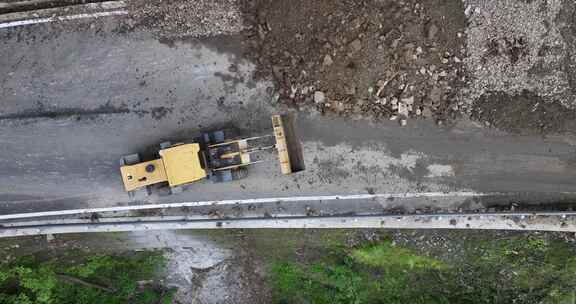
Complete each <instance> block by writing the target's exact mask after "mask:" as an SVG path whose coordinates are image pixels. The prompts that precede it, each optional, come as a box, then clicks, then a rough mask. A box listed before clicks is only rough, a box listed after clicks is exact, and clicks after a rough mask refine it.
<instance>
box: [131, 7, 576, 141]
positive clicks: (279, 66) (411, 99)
mask: <svg viewBox="0 0 576 304" xmlns="http://www.w3.org/2000/svg"><path fill="white" fill-rule="evenodd" d="M128 6H129V8H130V11H131V16H132V19H133V25H134V26H135V27H141V28H145V29H147V30H148V31H151V32H153V33H154V34H156V35H158V37H159V38H169V39H173V38H183V37H210V36H216V35H237V36H238V35H239V36H240V37H241V41H242V43H243V50H238V51H239V52H240V51H243V52H244V53H245V55H246V57H247V58H248V59H250V60H251V61H253V62H254V63H255V64H256V67H257V73H256V75H255V76H256V78H264V79H272V80H274V82H275V84H276V89H277V91H278V93H279V96H280V97H279V99H280V101H281V102H282V103H283V104H288V105H291V106H294V107H296V108H299V109H302V110H313V111H320V112H322V113H333V114H336V115H341V116H363V117H374V118H380V119H391V120H397V121H399V123H400V124H402V125H405V124H407V123H409V119H426V118H427V119H434V120H435V121H437V122H438V123H443V122H449V121H451V120H453V119H455V118H458V117H462V116H464V117H471V118H472V119H475V120H477V121H479V122H480V123H482V124H483V125H486V126H494V127H497V128H501V129H505V130H508V131H512V132H518V133H540V134H548V133H562V132H572V133H573V132H574V131H576V127H575V126H574V123H572V120H573V118H574V117H576V103H575V102H574V100H576V78H575V76H574V75H576V63H575V62H576V52H575V51H574V50H575V49H576V31H575V29H576V22H575V20H574V15H575V12H576V9H575V4H574V3H573V2H571V1H564V0H533V1H519V0H518V1H506V0H497V1H494V0H450V1H441V0H432V1H421V0H404V1H400V0H359V1H357V0H340V1H331V0H318V1H306V0H292V1H282V0H214V1H204V0H201V1H193V2H192V1H185V0H152V1H141V0H131V1H129V5H128Z"/></svg>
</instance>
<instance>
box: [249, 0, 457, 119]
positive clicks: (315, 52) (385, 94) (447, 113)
mask: <svg viewBox="0 0 576 304" xmlns="http://www.w3.org/2000/svg"><path fill="white" fill-rule="evenodd" d="M293 7H297V8H298V9H297V10H295V9H291V8H293ZM242 9H243V13H244V18H245V22H246V24H245V25H246V30H245V31H244V32H243V37H244V41H245V45H246V47H247V49H246V54H247V56H248V57H249V58H251V59H252V60H253V61H254V62H255V63H256V65H257V75H256V77H257V78H259V77H265V78H267V77H270V78H272V79H273V80H274V81H275V83H276V87H277V89H278V91H279V93H280V102H283V103H285V104H289V105H295V106H304V105H305V104H307V103H312V102H313V103H314V104H316V105H318V104H322V105H323V107H322V111H323V113H330V112H333V113H337V114H338V115H342V116H346V115H353V114H364V115H366V116H371V117H376V118H389V119H390V118H391V119H394V116H395V115H399V116H402V117H405V118H408V117H412V118H416V117H420V118H421V119H422V118H423V117H426V116H424V115H420V114H422V110H421V111H418V109H420V108H423V107H424V106H426V107H427V108H428V111H429V112H430V111H431V112H434V113H437V115H438V116H442V117H455V116H456V115H458V113H457V112H455V111H454V110H453V107H452V103H455V102H457V101H456V99H455V98H452V97H453V95H454V92H453V89H454V88H458V87H460V85H461V80H460V79H462V77H463V76H464V75H465V74H464V73H465V72H464V67H463V65H462V64H459V65H457V64H455V61H454V60H452V57H453V56H451V55H449V56H446V54H457V53H459V52H460V50H461V49H462V48H464V43H465V40H464V39H455V37H456V33H458V32H464V30H465V17H464V7H463V6H462V4H461V3H458V4H457V5H456V4H453V5H451V6H450V5H448V6H444V7H443V8H442V9H443V10H444V11H442V13H439V12H438V10H439V9H438V6H437V5H435V4H434V3H428V2H426V3H420V1H416V0H408V1H392V0H385V1H380V0H366V1H355V0H343V1H331V0H318V1H313V2H311V1H306V0H293V1H278V0H255V1H245V2H244V3H243V7H242ZM459 15H461V17H458V16H459ZM445 16H450V17H451V18H453V16H457V18H456V19H457V22H446V21H445ZM262 29H264V30H262ZM263 32H264V33H263ZM309 86H313V87H314V88H315V89H314V91H305V90H295V89H294V88H304V87H309ZM432 90H436V93H434V95H435V97H434V102H431V103H430V102H429V101H430V98H429V97H428V96H429V95H430V94H431V91H432ZM327 100H330V101H331V102H330V103H328V102H327ZM360 101H361V102H360ZM406 101H407V102H406ZM303 108H305V107H303ZM430 116H432V115H430Z"/></svg>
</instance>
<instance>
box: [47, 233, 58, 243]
mask: <svg viewBox="0 0 576 304" xmlns="http://www.w3.org/2000/svg"><path fill="white" fill-rule="evenodd" d="M55 239H56V237H54V235H53V234H51V233H49V234H47V235H46V241H48V242H53V241H54V240H55Z"/></svg>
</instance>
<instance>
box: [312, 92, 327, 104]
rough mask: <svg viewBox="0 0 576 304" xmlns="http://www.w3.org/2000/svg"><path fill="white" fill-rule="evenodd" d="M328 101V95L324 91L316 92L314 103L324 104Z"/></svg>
mask: <svg viewBox="0 0 576 304" xmlns="http://www.w3.org/2000/svg"><path fill="white" fill-rule="evenodd" d="M325 101H326V95H325V94H324V92H322V91H316V92H314V102H315V103H316V104H323V103H324V102H325Z"/></svg>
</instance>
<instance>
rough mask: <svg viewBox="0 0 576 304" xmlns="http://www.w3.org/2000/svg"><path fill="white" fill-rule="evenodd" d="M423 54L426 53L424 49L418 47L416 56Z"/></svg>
mask: <svg viewBox="0 0 576 304" xmlns="http://www.w3.org/2000/svg"><path fill="white" fill-rule="evenodd" d="M422 52H424V51H423V50H422V47H417V48H416V54H422Z"/></svg>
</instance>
